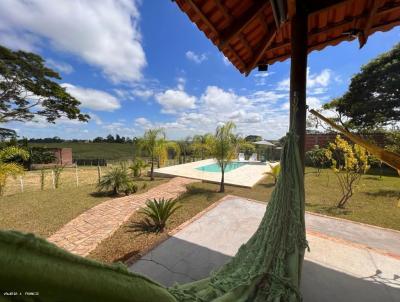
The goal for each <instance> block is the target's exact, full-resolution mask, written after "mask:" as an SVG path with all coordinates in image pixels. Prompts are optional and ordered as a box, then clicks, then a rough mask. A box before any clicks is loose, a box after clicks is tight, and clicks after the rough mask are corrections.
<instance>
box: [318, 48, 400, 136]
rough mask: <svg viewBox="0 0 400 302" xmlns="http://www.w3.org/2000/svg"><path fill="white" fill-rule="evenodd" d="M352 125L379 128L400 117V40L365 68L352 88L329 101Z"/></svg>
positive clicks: (354, 126)
mask: <svg viewBox="0 0 400 302" xmlns="http://www.w3.org/2000/svg"><path fill="white" fill-rule="evenodd" d="M324 107H325V109H335V110H336V111H337V112H338V113H339V115H342V116H345V117H347V118H348V120H347V121H346V122H345V124H346V126H347V127H349V128H369V129H373V128H377V127H381V126H385V125H390V124H395V123H396V122H399V121H400V43H399V44H397V45H395V46H394V47H393V49H392V50H390V51H388V52H386V53H383V54H381V55H380V56H378V57H377V58H375V59H373V60H372V61H370V62H369V63H368V64H366V65H364V66H363V67H362V68H361V71H360V72H359V73H357V74H356V75H355V76H353V78H352V79H351V83H350V86H349V90H348V91H347V92H346V93H345V94H344V95H343V96H342V97H340V98H337V99H335V100H333V101H332V102H330V103H328V104H326V105H325V106H324Z"/></svg>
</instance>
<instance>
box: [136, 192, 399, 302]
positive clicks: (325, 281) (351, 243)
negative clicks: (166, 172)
mask: <svg viewBox="0 0 400 302" xmlns="http://www.w3.org/2000/svg"><path fill="white" fill-rule="evenodd" d="M264 211H265V204H262V203H259V202H255V201H251V200H247V199H244V198H240V197H235V196H227V197H225V198H223V199H222V200H221V201H220V202H219V203H218V205H216V206H215V207H213V208H212V209H210V210H209V211H207V212H205V213H204V214H203V215H202V216H200V217H199V218H198V219H197V220H195V221H193V222H191V223H189V224H188V225H186V226H185V227H183V228H182V229H181V230H180V231H178V232H177V233H175V234H174V235H173V236H172V237H171V238H169V239H168V240H166V241H164V242H163V243H162V244H160V245H159V246H158V247H156V248H155V249H153V250H152V251H151V252H149V253H148V254H146V255H145V256H144V257H143V258H142V259H141V260H139V261H137V262H136V263H134V264H133V265H131V267H130V269H131V270H132V271H136V272H139V273H142V274H144V275H147V276H149V277H151V278H152V279H154V280H156V281H158V282H160V283H162V284H164V285H166V286H170V285H172V284H174V283H176V282H178V283H185V282H190V281H194V280H199V279H201V278H204V277H206V276H208V275H209V273H210V272H211V271H212V270H215V269H216V268H218V267H220V266H221V265H222V264H224V263H226V262H227V261H228V260H229V259H230V258H231V257H232V256H234V255H235V253H236V251H237V249H238V248H239V247H240V245H241V244H243V243H245V242H246V241H247V240H248V239H249V237H250V236H251V235H252V234H253V233H254V231H255V230H256V229H257V226H258V224H259V222H260V220H261V218H262V216H263V214H264ZM306 223H307V229H308V233H307V239H308V241H309V245H310V249H311V252H307V253H306V261H305V264H304V269H303V280H302V293H303V296H304V301H305V302H321V301H326V302H331V301H332V302H338V301H341V302H345V301H352V302H354V301H362V302H377V301H385V302H386V301H387V302H395V301H396V302H399V301H400V246H399V244H400V232H396V231H390V230H385V229H381V228H376V227H371V226H367V225H363V224H358V223H353V222H349V221H344V220H341V219H334V218H329V217H325V216H321V215H314V214H310V213H307V215H306Z"/></svg>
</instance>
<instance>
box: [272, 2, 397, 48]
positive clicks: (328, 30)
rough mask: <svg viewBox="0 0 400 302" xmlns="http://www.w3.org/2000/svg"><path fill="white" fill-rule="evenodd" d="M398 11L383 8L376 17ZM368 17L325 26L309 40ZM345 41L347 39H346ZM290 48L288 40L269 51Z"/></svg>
mask: <svg viewBox="0 0 400 302" xmlns="http://www.w3.org/2000/svg"><path fill="white" fill-rule="evenodd" d="M397 10H400V7H399V6H396V7H392V6H387V7H382V8H380V9H379V10H378V11H377V12H376V16H382V15H384V14H386V13H390V12H393V11H397ZM367 16H368V14H366V13H363V14H360V15H358V16H355V17H354V18H353V19H351V20H350V21H348V20H344V21H341V22H339V23H336V24H334V25H328V26H325V27H323V28H320V29H318V30H316V31H313V32H309V33H308V38H309V39H310V38H314V37H315V36H318V35H320V34H327V33H330V32H332V31H335V30H337V29H339V28H342V27H345V26H348V25H355V24H356V22H357V20H360V19H362V18H365V17H367ZM375 28H380V26H375V27H374V28H370V30H373V29H375ZM344 40H345V38H344ZM288 46H290V41H287V40H286V41H285V42H283V43H280V44H277V45H274V46H273V47H271V48H270V49H268V51H275V50H278V49H280V48H283V47H288Z"/></svg>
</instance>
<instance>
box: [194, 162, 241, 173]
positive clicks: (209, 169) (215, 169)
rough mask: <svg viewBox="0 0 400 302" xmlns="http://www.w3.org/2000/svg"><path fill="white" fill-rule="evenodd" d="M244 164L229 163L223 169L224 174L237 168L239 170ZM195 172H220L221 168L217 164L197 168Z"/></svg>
mask: <svg viewBox="0 0 400 302" xmlns="http://www.w3.org/2000/svg"><path fill="white" fill-rule="evenodd" d="M245 164H246V163H239V162H233V163H229V164H228V165H227V166H226V167H225V172H229V171H232V170H235V169H237V168H240V167H241V166H244V165H245ZM196 170H200V171H204V172H221V167H220V166H219V165H218V164H217V163H215V164H209V165H206V166H201V167H197V168H196Z"/></svg>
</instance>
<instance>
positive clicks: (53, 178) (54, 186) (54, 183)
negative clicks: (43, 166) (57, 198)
mask: <svg viewBox="0 0 400 302" xmlns="http://www.w3.org/2000/svg"><path fill="white" fill-rule="evenodd" d="M51 180H52V182H53V189H55V188H56V180H55V177H54V170H51Z"/></svg>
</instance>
